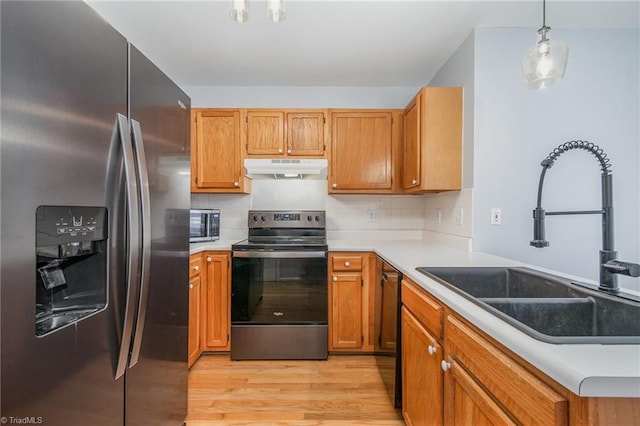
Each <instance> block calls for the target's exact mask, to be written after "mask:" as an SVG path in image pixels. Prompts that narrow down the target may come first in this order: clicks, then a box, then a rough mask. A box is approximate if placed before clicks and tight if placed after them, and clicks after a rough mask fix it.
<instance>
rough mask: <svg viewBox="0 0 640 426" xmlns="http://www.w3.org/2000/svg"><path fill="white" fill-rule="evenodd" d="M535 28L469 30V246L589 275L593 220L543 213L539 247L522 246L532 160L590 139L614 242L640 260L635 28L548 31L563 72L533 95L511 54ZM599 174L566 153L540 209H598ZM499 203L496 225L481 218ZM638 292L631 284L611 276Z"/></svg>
mask: <svg viewBox="0 0 640 426" xmlns="http://www.w3.org/2000/svg"><path fill="white" fill-rule="evenodd" d="M535 36H536V34H535V30H526V29H494V28H480V29H477V30H476V32H475V67H474V68H475V135H474V151H475V152H474V157H475V164H474V190H473V192H474V201H473V203H474V216H473V222H474V223H473V229H474V231H473V237H474V249H476V250H479V251H484V252H488V253H493V254H497V255H500V256H504V257H509V258H514V259H518V260H521V261H525V262H528V263H531V264H535V265H540V266H544V267H548V268H551V269H554V270H558V271H563V272H566V273H571V274H575V275H579V276H582V277H587V278H590V279H593V280H597V279H598V250H599V249H600V247H601V226H600V222H601V218H600V216H599V215H598V216H596V215H592V216H560V217H559V216H555V217H549V218H547V239H548V240H549V241H550V243H551V245H550V247H548V248H545V249H536V248H533V247H530V246H529V240H530V239H531V237H532V229H533V223H532V219H531V215H532V213H531V210H532V209H533V208H534V207H535V203H536V192H537V186H538V178H539V174H540V170H541V167H540V161H541V160H542V159H543V158H545V157H546V155H547V154H548V153H549V152H550V151H551V150H552V149H553V148H555V147H556V146H558V145H559V144H561V143H563V142H565V141H569V140H574V139H583V140H588V141H591V142H594V143H596V144H598V145H600V146H601V147H602V148H603V149H604V150H605V151H606V152H607V153H608V155H609V157H610V158H611V161H612V164H613V168H612V170H613V178H614V206H615V224H616V230H615V234H616V244H615V246H616V248H617V249H618V251H619V258H620V259H622V260H628V261H633V262H639V261H640V245H639V244H638V241H640V229H639V228H640V219H639V218H640V190H639V189H638V188H639V185H638V182H639V181H640V168H639V163H638V158H639V154H640V153H639V151H640V130H639V124H638V123H639V113H640V107H639V103H640V95H639V90H640V89H639V77H638V76H639V75H640V69H639V65H638V63H639V58H638V57H639V52H640V43H639V37H640V33H639V31H638V30H565V31H562V30H556V31H554V32H553V34H552V37H554V38H557V39H562V40H565V41H567V42H568V44H569V48H570V53H569V63H568V66H567V70H566V74H565V78H564V80H563V81H561V82H559V83H557V84H556V85H554V86H552V87H550V88H548V89H546V90H542V91H532V90H529V89H527V88H526V87H525V86H524V84H523V82H522V80H521V77H520V58H521V57H522V54H523V53H524V52H525V51H526V49H528V48H529V47H530V46H531V45H532V44H533V43H534V42H535ZM600 205H601V201H600V171H599V167H598V163H597V161H596V160H595V159H594V157H592V156H591V155H589V154H588V153H587V152H585V151H576V152H573V151H572V152H567V153H565V154H563V155H562V156H561V157H560V158H559V159H558V160H557V161H556V164H555V166H554V167H553V168H552V169H550V170H549V172H548V173H547V178H546V182H545V188H544V196H543V207H545V208H546V209H547V210H548V211H552V210H567V209H570V210H574V209H598V208H599V207H600ZM492 207H500V208H502V211H503V224H502V225H501V226H491V225H490V224H489V215H490V209H491V208H492ZM620 284H621V285H623V286H626V287H630V288H635V289H640V280H638V279H631V278H626V277H621V278H620Z"/></svg>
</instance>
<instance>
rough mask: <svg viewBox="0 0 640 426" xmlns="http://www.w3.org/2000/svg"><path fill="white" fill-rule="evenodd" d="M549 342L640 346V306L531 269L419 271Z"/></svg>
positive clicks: (635, 302) (524, 330)
mask: <svg viewBox="0 0 640 426" xmlns="http://www.w3.org/2000/svg"><path fill="white" fill-rule="evenodd" d="M416 269H417V270H418V271H419V272H421V273H423V274H425V275H427V276H428V277H430V278H432V279H434V280H436V281H438V282H440V283H442V284H443V285H445V286H447V287H448V288H450V289H452V290H453V291H456V292H457V293H459V294H461V295H462V296H464V297H466V298H467V299H469V300H470V301H472V302H474V303H476V304H477V305H478V306H480V307H482V308H484V309H486V310H487V311H488V312H490V313H492V314H493V315H496V316H497V317H499V318H501V319H503V320H504V321H506V322H508V323H510V324H511V325H513V326H515V327H517V328H518V329H520V330H521V331H523V332H525V333H527V334H529V335H530V336H532V337H534V338H536V339H538V340H542V341H545V342H549V343H599V344H629V343H640V302H638V301H634V300H629V299H625V298H623V297H619V296H612V295H609V294H606V293H603V292H601V291H598V290H596V289H595V288H589V285H588V284H582V283H579V284H578V283H575V282H572V281H570V280H567V279H564V278H562V277H558V276H555V275H550V274H545V273H542V272H539V271H534V270H532V269H528V268H480V267H473V268H435V267H434V268H416Z"/></svg>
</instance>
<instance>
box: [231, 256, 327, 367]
mask: <svg viewBox="0 0 640 426" xmlns="http://www.w3.org/2000/svg"><path fill="white" fill-rule="evenodd" d="M327 318H328V309H327V252H326V251H255V250H254V251H252V250H248V251H234V252H233V261H232V278H231V359H326V358H327V353H328V352H327V338H328V337H327Z"/></svg>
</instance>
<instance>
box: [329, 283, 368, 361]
mask: <svg viewBox="0 0 640 426" xmlns="http://www.w3.org/2000/svg"><path fill="white" fill-rule="evenodd" d="M362 283H363V281H362V274H334V275H333V276H332V278H331V349H359V348H361V347H362V345H363V341H364V334H363V331H362Z"/></svg>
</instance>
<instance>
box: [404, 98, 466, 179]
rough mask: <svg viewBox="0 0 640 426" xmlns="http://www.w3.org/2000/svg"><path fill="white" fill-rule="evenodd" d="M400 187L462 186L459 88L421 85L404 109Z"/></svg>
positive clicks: (460, 100) (460, 99) (460, 102)
mask: <svg viewBox="0 0 640 426" xmlns="http://www.w3.org/2000/svg"><path fill="white" fill-rule="evenodd" d="M402 188H403V189H404V190H405V191H406V192H439V191H452V190H460V189H462V88H461V87H423V88H422V89H421V90H420V92H419V93H418V94H417V95H416V96H415V97H414V98H413V99H412V100H411V102H409V104H408V105H407V107H406V109H405V112H404V144H403V163H402Z"/></svg>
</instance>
